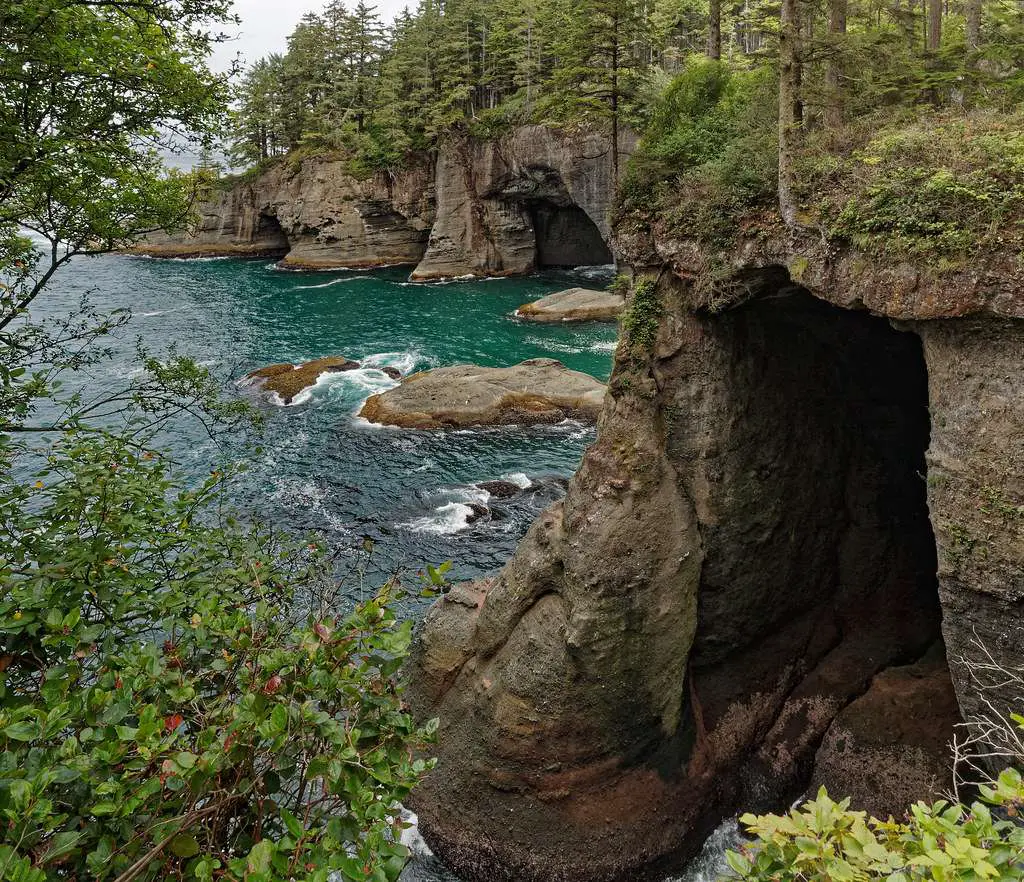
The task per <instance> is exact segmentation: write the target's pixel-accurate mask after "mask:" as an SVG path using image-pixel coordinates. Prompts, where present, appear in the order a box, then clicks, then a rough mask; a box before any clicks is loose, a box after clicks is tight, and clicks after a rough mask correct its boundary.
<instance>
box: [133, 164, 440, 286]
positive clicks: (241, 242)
mask: <svg viewBox="0 0 1024 882" xmlns="http://www.w3.org/2000/svg"><path fill="white" fill-rule="evenodd" d="M200 213H201V219H200V222H199V226H198V228H197V229H196V230H194V231H190V232H185V233H180V234H173V235H167V234H157V235H154V236H150V237H148V239H147V240H146V242H144V243H142V244H140V246H139V247H138V249H136V250H138V251H141V252H143V253H146V254H152V255H156V256H165V257H192V256H202V255H215V254H216V255H238V256H245V255H250V254H252V255H266V256H273V257H280V258H283V259H282V264H283V265H284V266H287V267H291V268H294V269H329V268H335V267H366V266H382V265H388V264H414V263H416V262H417V261H418V260H419V259H420V257H421V256H422V255H423V249H424V248H425V246H426V241H427V236H428V234H429V232H430V226H431V224H432V223H433V219H434V203H433V165H432V164H431V163H430V161H429V160H428V159H426V158H424V159H423V160H422V161H421V162H419V163H418V164H413V165H412V166H411V167H410V168H409V169H408V170H406V171H403V172H401V173H399V174H396V175H387V174H384V173H380V174H377V175H374V176H373V177H372V178H369V179H368V180H363V181H360V180H357V179H355V178H353V177H352V176H351V175H350V174H349V173H348V171H347V169H346V166H345V163H344V162H342V161H340V160H332V159H327V158H311V159H306V160H304V161H303V162H301V163H300V164H298V165H293V164H290V163H287V162H285V161H281V162H279V163H277V164H276V165H273V166H271V167H270V168H269V169H267V170H266V171H265V172H264V173H262V174H260V175H259V176H257V177H256V178H255V179H253V180H251V181H243V182H240V183H238V184H235V185H233V186H230V187H228V188H227V189H222V190H215V191H214V192H213V194H212V197H211V199H210V200H209V201H208V202H206V203H204V204H203V205H202V206H201V207H200Z"/></svg>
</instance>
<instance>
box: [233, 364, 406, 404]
mask: <svg viewBox="0 0 1024 882" xmlns="http://www.w3.org/2000/svg"><path fill="white" fill-rule="evenodd" d="M361 367H362V365H361V364H360V363H359V362H358V361H351V360H349V359H347V358H345V357H344V356H343V355H329V356H326V357H325V358H316V359H314V360H313V361H307V362H303V363H302V364H297V365H296V364H292V363H291V362H282V363H281V364H271V365H267V366H266V367H263V368H260V369H259V370H255V371H251V372H250V373H248V374H246V375H245V378H246V379H247V380H252V381H254V382H256V383H258V384H259V386H260V389H261V390H262V391H264V392H273V393H274V394H275V395H277V396H278V397H279V398H280V399H281V401H282V402H283V403H284V404H291V403H292V401H293V400H294V398H295V396H296V395H298V394H299V393H300V392H302V390H303V389H308V388H309V387H310V386H312V385H314V384H315V383H316V381H317V380H319V379H320V377H321V376H322V375H323V374H335V373H340V372H341V371H357V370H359V369H360V368H361ZM381 370H382V371H383V372H384V373H386V374H387V375H388V376H389V377H391V378H392V379H398V378H399V377H401V374H398V371H396V370H395V369H394V368H381ZM396 374H397V375H398V376H396Z"/></svg>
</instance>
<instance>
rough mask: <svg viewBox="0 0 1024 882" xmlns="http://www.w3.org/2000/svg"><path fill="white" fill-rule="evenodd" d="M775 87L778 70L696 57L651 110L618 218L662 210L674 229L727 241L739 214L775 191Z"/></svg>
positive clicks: (708, 241)
mask: <svg viewBox="0 0 1024 882" xmlns="http://www.w3.org/2000/svg"><path fill="white" fill-rule="evenodd" d="M774 90H775V76H774V73H773V72H772V71H771V70H768V69H764V68H762V69H757V70H751V71H746V70H736V69H732V68H730V67H729V66H728V65H726V64H725V63H723V62H717V61H709V60H707V59H702V60H694V61H691V62H690V63H689V64H688V65H687V67H686V69H685V70H684V71H683V72H682V73H681V74H679V76H677V77H676V78H675V79H674V80H673V81H672V83H671V84H670V85H669V86H668V88H667V89H666V90H665V92H664V94H663V95H662V96H661V98H660V99H659V101H658V102H657V104H656V106H655V107H654V109H653V110H652V113H651V120H650V124H649V126H648V128H647V130H646V131H645V132H644V134H643V138H642V139H641V142H640V146H639V148H638V150H637V152H636V154H635V155H634V156H633V158H632V159H631V160H630V164H629V167H628V169H627V174H626V176H625V179H624V181H623V184H622V188H621V195H620V206H619V218H618V219H619V221H620V222H623V221H625V220H626V219H627V217H629V216H634V217H635V216H652V217H653V216H656V217H657V218H658V221H659V223H664V225H665V226H666V227H667V228H668V229H670V230H672V231H673V234H674V235H679V236H681V237H688V238H694V239H696V240H698V241H699V242H701V243H702V244H704V245H706V246H707V247H708V249H709V250H712V251H713V250H718V249H721V248H725V247H727V246H728V244H729V243H730V242H731V241H732V240H733V238H734V237H735V235H736V232H737V217H738V216H740V215H742V214H743V213H744V212H746V211H748V210H750V209H751V208H752V207H757V206H761V205H764V204H765V203H767V202H770V201H771V200H773V199H774V196H775V188H776V179H777V176H778V166H777V158H776V157H777V140H778V135H777V119H776V117H777V112H776V110H775V106H776V101H777V99H776V98H775V96H774Z"/></svg>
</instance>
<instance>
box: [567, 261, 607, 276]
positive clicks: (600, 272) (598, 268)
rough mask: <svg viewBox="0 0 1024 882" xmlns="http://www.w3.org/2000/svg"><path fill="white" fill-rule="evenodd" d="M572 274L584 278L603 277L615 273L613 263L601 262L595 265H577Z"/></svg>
mask: <svg viewBox="0 0 1024 882" xmlns="http://www.w3.org/2000/svg"><path fill="white" fill-rule="evenodd" d="M572 274H573V275H574V276H582V277H583V278H584V279H603V278H610V277H611V276H614V275H615V264H614V263H601V264H596V265H595V266H578V267H576V268H575V269H573V271H572Z"/></svg>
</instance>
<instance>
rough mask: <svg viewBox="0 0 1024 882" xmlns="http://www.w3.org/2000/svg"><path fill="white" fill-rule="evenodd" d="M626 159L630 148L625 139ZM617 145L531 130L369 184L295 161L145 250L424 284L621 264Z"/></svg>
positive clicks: (236, 188)
mask: <svg viewBox="0 0 1024 882" xmlns="http://www.w3.org/2000/svg"><path fill="white" fill-rule="evenodd" d="M622 143H623V145H624V146H623V147H622V148H620V149H622V151H623V155H622V156H621V157H620V160H621V161H623V162H624V160H625V157H626V154H627V153H628V150H629V149H630V148H631V146H632V143H633V142H632V139H631V138H630V137H628V136H624V137H623V139H622ZM612 169H613V162H612V156H611V147H610V144H609V142H608V140H607V139H606V138H605V137H603V136H601V135H598V134H585V133H584V134H579V133H572V134H566V133H561V132H558V131H556V130H553V129H549V128H545V127H543V126H525V127H522V128H519V129H516V130H515V131H513V132H512V133H511V134H509V135H507V136H505V137H503V138H499V139H496V140H491V141H479V140H474V139H469V138H462V139H457V140H453V141H451V142H449V143H447V144H445V145H443V146H442V147H441V148H440V149H439V151H438V152H437V154H436V155H426V154H424V155H422V156H420V157H418V158H413V159H412V160H410V163H409V165H408V167H407V168H406V169H405V170H404V171H401V172H396V173H385V172H380V173H378V174H376V175H373V176H372V177H370V178H368V179H365V180H362V179H357V178H355V177H353V176H352V174H351V173H350V172H349V171H348V165H347V163H346V162H344V161H343V160H341V159H332V158H330V157H311V158H307V159H304V160H302V161H300V162H291V161H288V160H286V159H284V160H281V161H279V162H277V163H276V164H274V165H272V166H270V167H269V168H268V169H266V170H265V171H263V172H262V173H259V174H254V175H250V176H247V177H245V178H243V179H240V180H238V181H236V182H233V183H232V182H230V181H225V182H224V183H223V184H222V185H221V186H220V188H218V189H215V190H214V191H213V192H212V194H211V196H210V198H209V199H208V200H207V201H206V202H204V203H203V204H202V205H200V207H199V214H200V219H199V222H198V224H197V226H196V228H195V229H193V230H190V231H188V232H183V233H175V234H154V235H151V236H149V237H147V239H146V241H145V242H143V243H140V245H139V246H138V247H136V248H135V249H133V250H134V251H135V252H136V253H141V254H148V255H153V256H160V257H202V256H217V255H229V256H231V255H237V256H270V257H277V258H281V264H282V266H284V267H288V268H292V269H329V268H338V267H371V266H386V265H393V264H406V265H416V269H415V271H414V274H413V276H414V278H417V279H439V278H449V277H457V276H465V275H483V276H490V275H518V274H523V273H528V272H531V271H533V270H534V269H536V268H538V267H542V266H578V265H592V264H604V263H611V261H612V254H611V251H610V249H609V246H608V241H609V239H610V233H611V231H610V228H609V224H608V214H609V211H610V208H611V201H612V198H613V195H614V192H615V182H614V180H613V177H614V175H613V171H612Z"/></svg>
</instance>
